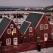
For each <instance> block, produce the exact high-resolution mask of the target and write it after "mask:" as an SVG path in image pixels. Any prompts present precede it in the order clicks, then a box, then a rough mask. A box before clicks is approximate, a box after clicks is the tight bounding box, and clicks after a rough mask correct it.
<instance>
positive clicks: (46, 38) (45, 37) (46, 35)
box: [44, 33, 48, 41]
mask: <svg viewBox="0 0 53 53" xmlns="http://www.w3.org/2000/svg"><path fill="white" fill-rule="evenodd" d="M47 40H48V33H44V41H47Z"/></svg>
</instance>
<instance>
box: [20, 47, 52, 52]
mask: <svg viewBox="0 0 53 53" xmlns="http://www.w3.org/2000/svg"><path fill="white" fill-rule="evenodd" d="M20 53H53V47H51V48H44V49H41V51H40V52H39V51H37V50H32V51H26V52H20Z"/></svg>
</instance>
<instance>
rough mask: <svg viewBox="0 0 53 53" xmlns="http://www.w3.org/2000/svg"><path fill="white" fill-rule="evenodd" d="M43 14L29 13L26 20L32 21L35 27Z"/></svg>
mask: <svg viewBox="0 0 53 53" xmlns="http://www.w3.org/2000/svg"><path fill="white" fill-rule="evenodd" d="M42 15H43V14H38V13H31V14H29V15H28V17H27V19H26V21H29V22H31V24H32V27H35V26H36V25H37V23H38V21H39V20H40V18H41V17H42Z"/></svg>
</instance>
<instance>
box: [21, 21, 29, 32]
mask: <svg viewBox="0 0 53 53" xmlns="http://www.w3.org/2000/svg"><path fill="white" fill-rule="evenodd" d="M29 25H30V23H29V22H26V21H24V22H23V24H22V26H21V27H20V32H22V33H25V32H26V31H27V29H28V27H29Z"/></svg>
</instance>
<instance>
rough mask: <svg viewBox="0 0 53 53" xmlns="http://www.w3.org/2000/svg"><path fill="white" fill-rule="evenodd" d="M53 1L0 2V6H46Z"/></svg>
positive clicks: (11, 0)
mask: <svg viewBox="0 0 53 53" xmlns="http://www.w3.org/2000/svg"><path fill="white" fill-rule="evenodd" d="M48 5H53V0H0V6H27V7H28V6H33V7H37V6H48Z"/></svg>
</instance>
